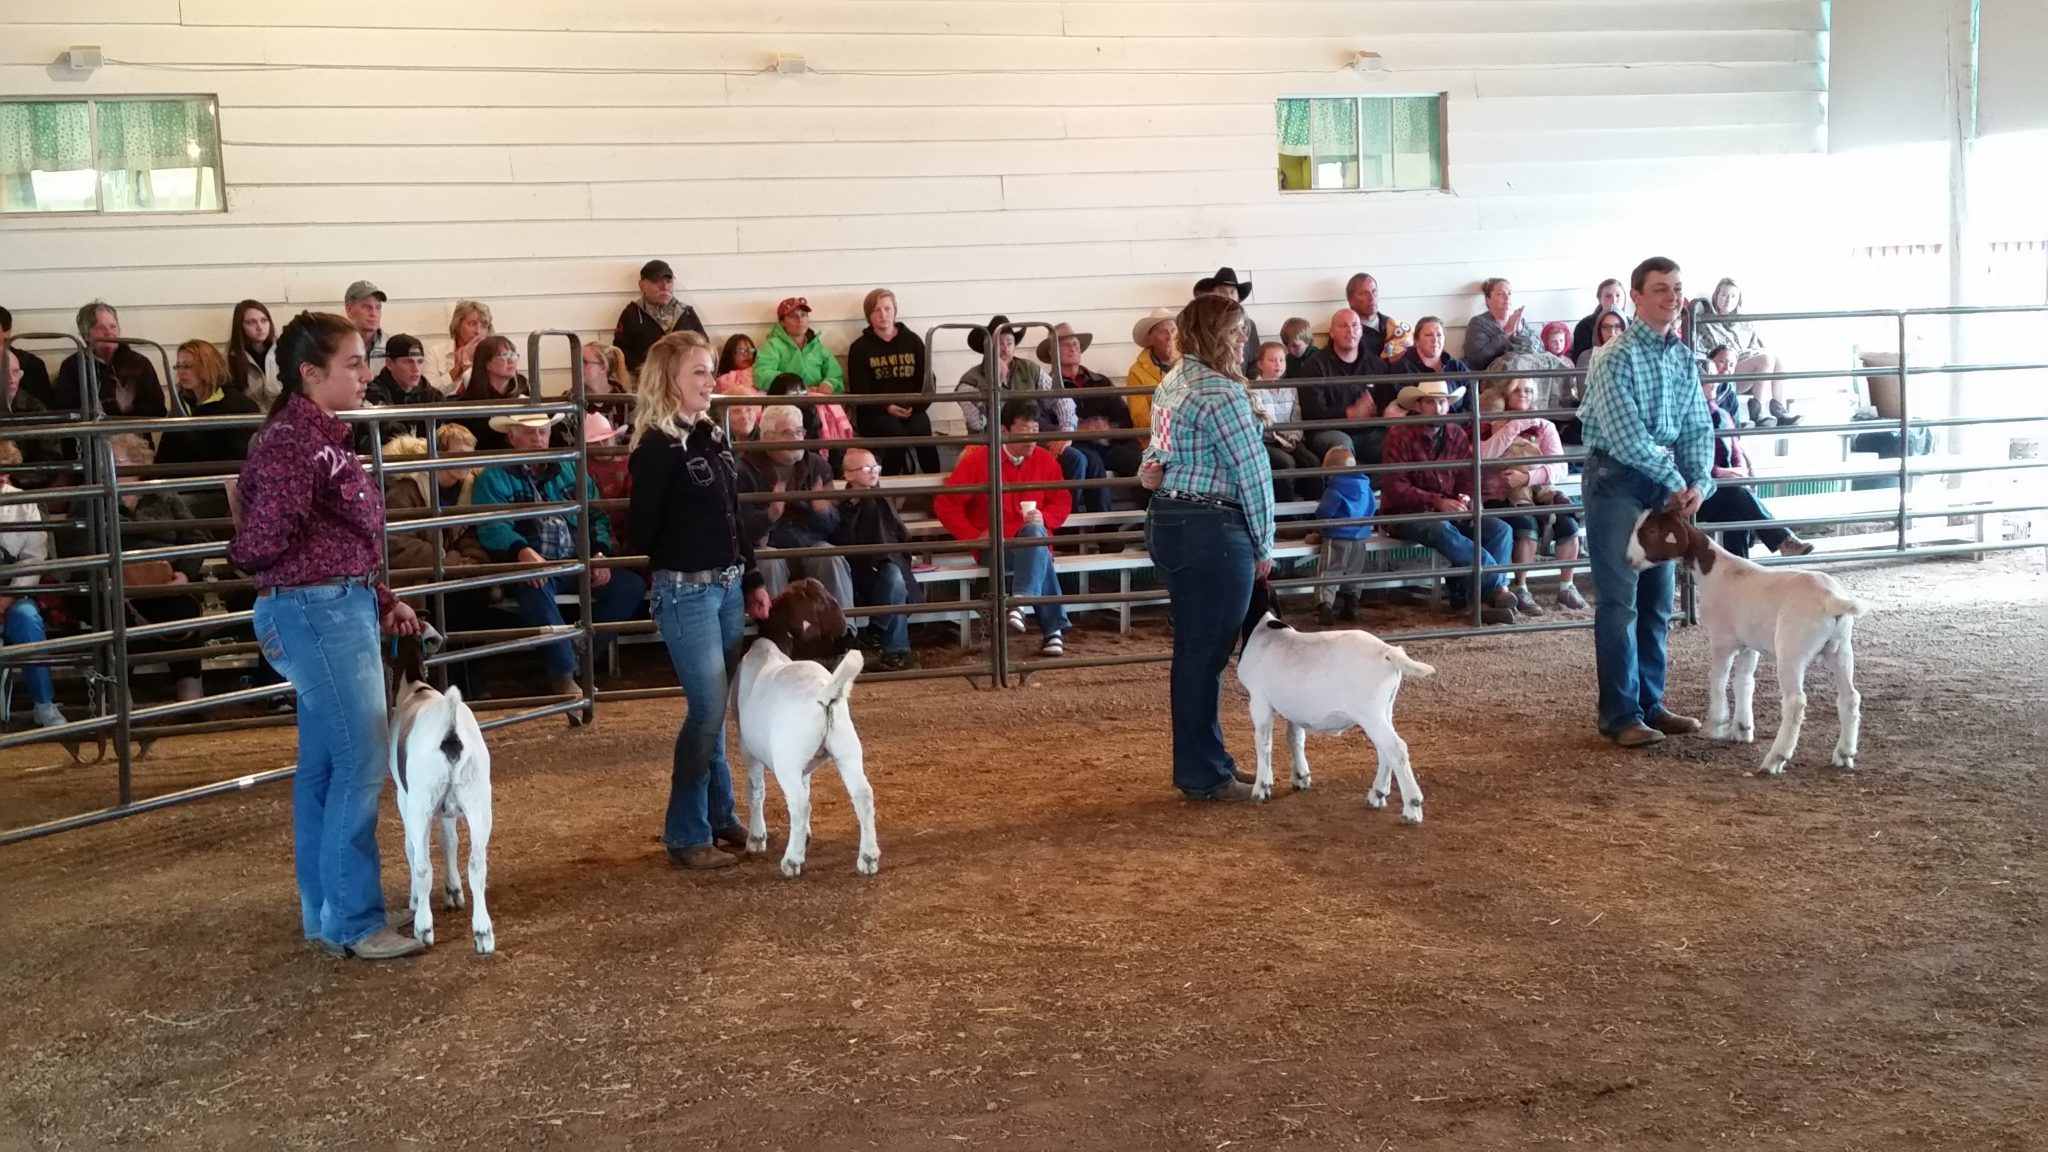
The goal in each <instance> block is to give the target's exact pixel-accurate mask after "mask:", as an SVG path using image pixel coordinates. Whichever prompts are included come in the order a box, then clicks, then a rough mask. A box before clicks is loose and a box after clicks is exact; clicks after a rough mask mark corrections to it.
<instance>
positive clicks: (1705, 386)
mask: <svg viewBox="0 0 2048 1152" xmlns="http://www.w3.org/2000/svg"><path fill="white" fill-rule="evenodd" d="M1716 385H1717V381H1716V380H1715V379H1714V376H1713V374H1711V373H1703V374H1702V375H1701V376H1700V393H1701V394H1702V395H1703V396H1705V397H1706V401H1707V414H1708V415H1709V416H1711V417H1712V418H1713V421H1714V430H1715V431H1716V432H1732V431H1734V430H1735V429H1736V427H1737V424H1736V421H1735V417H1734V415H1733V414H1731V413H1730V412H1728V411H1727V410H1726V409H1725V408H1722V407H1721V406H1720V405H1719V404H1716V403H1715V402H1714V389H1715V387H1716ZM1754 475H1756V471H1755V469H1754V468H1752V467H1751V465H1750V462H1749V456H1748V455H1747V454H1746V453H1744V452H1743V450H1742V440H1741V439H1740V438H1739V437H1735V436H1725V437H1716V438H1715V440H1714V479H1716V480H1747V479H1749V478H1750V477H1751V476H1754ZM1696 519H1697V520H1698V521H1699V522H1700V524H1701V525H1703V526H1704V525H1708V524H1740V523H1743V522H1745V521H1751V520H1771V519H1775V517H1773V516H1772V515H1771V512H1770V509H1768V508H1766V507H1764V502H1763V501H1762V500H1760V499H1758V498H1757V494H1756V492H1755V490H1753V489H1750V488H1741V487H1736V486H1735V485H1732V484H1730V485H1720V484H1717V485H1715V486H1714V494H1713V495H1711V496H1709V497H1707V498H1706V499H1705V500H1703V501H1701V502H1700V511H1699V515H1698V516H1697V517H1696ZM1752 535H1753V536H1754V537H1755V538H1756V539H1757V540H1760V541H1762V542H1763V546H1764V547H1765V548H1768V549H1769V550H1771V551H1773V552H1776V553H1777V554H1778V555H1780V556H1804V555H1806V554H1807V553H1809V552H1812V551H1813V545H1812V544H1811V543H1809V542H1807V541H1805V540H1801V539H1800V538H1799V536H1798V534H1797V533H1795V532H1791V531H1788V530H1786V529H1783V528H1754V529H1751V528H1741V529H1736V530H1733V531H1728V532H1723V533H1721V547H1723V548H1726V549H1727V550H1729V551H1730V552H1733V553H1735V554H1736V555H1737V556H1743V557H1747V556H1748V555H1749V549H1750V538H1751V536H1752Z"/></svg>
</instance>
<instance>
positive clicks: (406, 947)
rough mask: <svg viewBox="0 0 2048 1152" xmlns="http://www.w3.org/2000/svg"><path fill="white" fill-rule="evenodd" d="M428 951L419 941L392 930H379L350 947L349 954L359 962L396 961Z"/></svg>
mask: <svg viewBox="0 0 2048 1152" xmlns="http://www.w3.org/2000/svg"><path fill="white" fill-rule="evenodd" d="M426 950H427V946H426V945H425V944H422V943H420V942H419V941H418V940H417V939H415V938H413V937H411V936H402V935H400V934H399V933H397V932H395V931H393V930H392V929H390V928H379V929H377V930H376V931H375V932H372V933H370V934H369V935H368V936H365V937H363V938H362V939H361V940H358V941H356V942H355V943H353V944H351V945H349V946H348V954H349V955H351V956H354V957H355V958H357V959H358V960H396V959H398V958H399V957H401V956H417V955H419V954H420V953H422V952H425V951H426Z"/></svg>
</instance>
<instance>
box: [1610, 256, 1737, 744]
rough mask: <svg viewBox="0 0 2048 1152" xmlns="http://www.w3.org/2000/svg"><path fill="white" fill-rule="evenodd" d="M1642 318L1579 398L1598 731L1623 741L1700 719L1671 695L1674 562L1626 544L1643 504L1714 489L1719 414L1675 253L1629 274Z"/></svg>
mask: <svg viewBox="0 0 2048 1152" xmlns="http://www.w3.org/2000/svg"><path fill="white" fill-rule="evenodd" d="M1629 298H1630V299H1631V300H1633V301H1634V303H1635V313H1636V318H1635V319H1634V320H1633V321H1632V322H1630V324H1629V326H1628V328H1627V329H1626V330H1625V331H1623V332H1622V334H1621V335H1619V336H1617V337H1615V338H1614V339H1613V340H1612V341H1611V342H1610V343H1609V344H1608V345H1607V347H1606V349H1605V350H1603V352H1602V354H1601V355H1600V356H1599V357H1597V358H1595V359H1594V361H1593V363H1592V367H1591V369H1590V371H1589V372H1588V373H1587V378H1586V399H1585V402H1584V403H1583V404H1582V405H1581V406H1580V408H1579V419H1580V421H1581V423H1582V424H1583V426H1584V430H1585V442H1586V447H1587V448H1588V449H1590V450H1591V455H1590V456H1589V457H1588V458H1587V460H1586V479H1585V487H1584V489H1583V492H1584V500H1585V506H1586V542H1587V545H1588V549H1589V551H1590V552H1591V554H1592V562H1593V563H1592V567H1593V589H1594V591H1595V592H1596V593H1597V594H1598V596H1599V604H1598V606H1597V607H1596V608H1595V611H1594V614H1593V651H1594V657H1595V662H1596V664H1597V666H1598V668H1599V677H1600V732H1601V734H1602V735H1604V736H1606V737H1607V738H1608V739H1610V740H1613V741H1614V742H1615V743H1617V744H1619V745H1621V746H1622V747H1624V748H1641V747H1645V746H1647V745H1651V744H1657V743H1661V742H1662V741H1663V739H1664V738H1665V737H1666V736H1682V735H1686V734H1689V733H1692V732H1697V731H1699V727H1700V722H1699V721H1698V720H1695V719H1693V718H1692V717H1690V716H1680V715H1678V714H1676V713H1673V712H1670V711H1667V710H1666V709H1665V707H1664V672H1665V666H1664V637H1665V633H1666V631H1667V630H1668V629H1669V627H1670V624H1671V592H1672V584H1673V579H1672V568H1671V565H1670V564H1669V563H1663V564H1655V565H1652V566H1651V567H1649V568H1648V569H1646V570H1644V571H1642V572H1637V571H1635V570H1634V569H1633V568H1631V567H1629V562H1628V544H1629V538H1630V537H1631V536H1632V535H1634V533H1635V530H1636V525H1637V524H1638V523H1639V522H1640V521H1641V520H1642V517H1643V515H1644V513H1646V512H1648V511H1650V510H1652V509H1656V508H1671V509H1674V510H1676V511H1678V512H1680V513H1682V514H1684V515H1686V516H1691V515H1693V514H1694V513H1696V512H1698V511H1699V507H1700V502H1701V501H1702V500H1705V499H1706V498H1707V496H1708V495H1709V494H1710V493H1712V492H1713V490H1714V478H1713V463H1714V426H1713V423H1712V422H1711V421H1709V420H1708V419H1707V407H1706V403H1705V402H1704V401H1703V400H1702V399H1701V398H1700V382H1699V369H1698V367H1697V366H1696V365H1695V364H1694V362H1693V356H1692V350H1691V349H1690V348H1688V347H1687V346H1686V342H1685V340H1684V339H1683V338H1682V337H1680V336H1679V334H1678V316H1679V313H1680V311H1682V310H1683V309H1684V307H1685V286H1684V285H1683V284H1682V283H1681V282H1680V281H1679V276H1678V265H1677V264H1675V263H1673V262H1672V261H1670V260H1668V259H1665V258H1664V257H1662V256H1655V257H1652V258H1650V259H1648V260H1645V261H1643V262H1642V263H1641V264H1638V265H1637V266H1636V270H1635V273H1634V274H1633V275H1632V276H1631V277H1630V278H1629Z"/></svg>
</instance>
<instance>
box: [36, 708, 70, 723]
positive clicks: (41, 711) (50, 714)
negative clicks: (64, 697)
mask: <svg viewBox="0 0 2048 1152" xmlns="http://www.w3.org/2000/svg"><path fill="white" fill-rule="evenodd" d="M68 723H70V721H69V720H66V719H64V712H63V710H62V709H60V708H58V707H57V706H56V705H55V704H38V705H36V727H38V728H55V727H56V726H57V725H59V724H68Z"/></svg>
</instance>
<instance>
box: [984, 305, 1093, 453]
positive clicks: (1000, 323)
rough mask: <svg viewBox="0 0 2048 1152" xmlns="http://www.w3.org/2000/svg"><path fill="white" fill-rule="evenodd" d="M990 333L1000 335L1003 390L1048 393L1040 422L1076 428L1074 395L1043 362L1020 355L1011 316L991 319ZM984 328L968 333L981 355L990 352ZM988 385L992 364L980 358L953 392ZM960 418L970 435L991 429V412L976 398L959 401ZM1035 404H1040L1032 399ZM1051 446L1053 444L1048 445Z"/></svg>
mask: <svg viewBox="0 0 2048 1152" xmlns="http://www.w3.org/2000/svg"><path fill="white" fill-rule="evenodd" d="M986 331H988V332H993V333H995V334H996V375H997V376H998V377H1000V378H1001V379H1002V381H1003V389H1004V390H1005V391H1009V392H1031V391H1042V392H1045V393H1046V394H1047V396H1046V399H1045V400H1044V401H1043V403H1042V404H1041V405H1040V411H1039V424H1040V426H1041V427H1043V428H1044V429H1045V430H1047V431H1051V430H1053V429H1055V428H1057V429H1059V430H1061V431H1063V432H1066V431H1072V430H1073V428H1074V426H1075V425H1076V424H1078V423H1079V422H1080V418H1079V416H1078V415H1077V414H1076V413H1075V411H1074V401H1073V398H1072V397H1070V396H1067V395H1066V394H1065V393H1064V392H1061V391H1059V390H1057V389H1056V388H1055V387H1054V386H1053V380H1052V373H1051V372H1050V371H1048V370H1047V369H1046V367H1045V366H1044V365H1042V364H1037V363H1034V362H1032V361H1030V360H1026V359H1024V358H1023V357H1022V356H1019V355H1017V337H1018V335H1019V334H1020V332H1021V329H1018V328H1016V327H1014V326H1012V325H1011V324H1010V318H1009V317H1008V316H992V317H990V318H989V322H988V327H987V329H986ZM983 332H984V330H983V329H976V330H974V331H972V332H969V333H968V334H967V346H968V347H969V348H972V349H973V350H974V351H975V353H976V354H977V355H981V356H986V355H987V354H988V341H987V339H986V338H985V337H984V335H983ZM988 390H989V384H988V363H987V362H986V361H977V362H976V363H975V364H974V366H973V367H971V368H969V369H968V370H967V371H965V372H963V373H961V374H960V383H958V384H956V385H954V388H953V391H954V393H955V395H956V396H957V395H958V394H959V393H962V392H966V393H986V392H987V391H988ZM957 403H958V404H959V405H960V418H961V419H962V420H963V421H965V422H966V424H967V434H968V435H970V436H979V435H981V434H982V433H983V432H985V431H987V430H988V415H987V413H986V412H984V411H983V409H982V406H981V405H980V404H978V403H976V402H974V401H972V400H964V399H963V400H958V401H957ZM1032 403H1040V402H1039V401H1032ZM1048 447H1049V446H1048Z"/></svg>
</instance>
